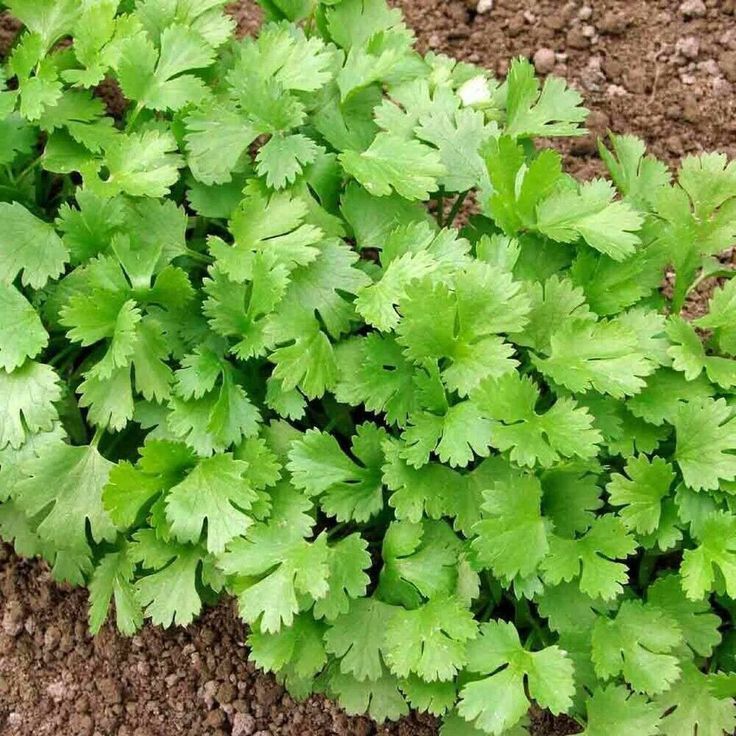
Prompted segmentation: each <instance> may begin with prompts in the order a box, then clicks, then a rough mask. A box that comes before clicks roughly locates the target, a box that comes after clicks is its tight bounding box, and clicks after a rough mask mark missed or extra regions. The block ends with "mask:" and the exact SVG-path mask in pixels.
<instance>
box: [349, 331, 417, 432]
mask: <svg viewBox="0 0 736 736" xmlns="http://www.w3.org/2000/svg"><path fill="white" fill-rule="evenodd" d="M335 359H336V361H337V371H338V374H337V385H336V387H335V397H336V398H337V400H338V401H340V402H342V403H346V404H350V405H351V406H358V405H360V404H364V405H365V408H366V409H367V410H368V411H372V412H381V413H384V414H385V418H386V421H387V422H389V423H390V424H398V425H399V426H403V425H405V423H406V419H407V417H408V415H409V414H410V413H412V412H413V411H414V410H415V409H416V408H417V406H416V397H415V393H414V373H415V369H414V367H413V366H412V365H411V364H410V363H409V362H408V361H407V360H406V358H405V357H404V355H403V353H402V350H401V347H400V346H399V344H398V343H397V342H396V341H395V340H394V338H393V337H388V336H383V335H379V334H378V333H375V332H374V333H371V334H369V335H366V336H365V337H361V338H353V339H349V340H346V341H343V342H342V343H340V345H339V346H338V347H337V349H336V351H335Z"/></svg>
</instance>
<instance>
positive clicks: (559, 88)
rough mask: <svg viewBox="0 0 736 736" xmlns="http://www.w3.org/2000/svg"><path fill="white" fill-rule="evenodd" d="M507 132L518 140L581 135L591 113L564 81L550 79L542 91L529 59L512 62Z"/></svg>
mask: <svg viewBox="0 0 736 736" xmlns="http://www.w3.org/2000/svg"><path fill="white" fill-rule="evenodd" d="M505 88H506V117H507V120H506V128H505V132H506V133H507V134H508V135H510V136H513V137H514V138H517V137H532V136H565V135H580V134H582V133H583V132H584V129H583V128H581V127H580V124H581V123H583V122H584V121H585V118H586V117H587V115H588V111H587V110H586V109H585V108H584V107H582V106H581V103H582V97H581V96H580V94H579V93H578V92H577V91H575V90H574V89H570V88H569V87H567V85H566V84H565V82H564V80H562V79H559V78H558V77H547V79H546V80H545V83H544V86H543V87H542V89H541V91H540V89H539V81H538V80H537V79H536V78H535V76H534V67H533V66H532V65H531V64H530V63H529V60H528V59H524V58H521V57H520V58H518V59H514V60H513V61H512V62H511V68H510V69H509V74H508V77H507V80H506V84H505Z"/></svg>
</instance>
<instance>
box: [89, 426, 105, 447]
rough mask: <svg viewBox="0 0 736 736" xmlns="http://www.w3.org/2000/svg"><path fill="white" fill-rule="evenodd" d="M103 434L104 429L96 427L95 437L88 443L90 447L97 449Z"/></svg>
mask: <svg viewBox="0 0 736 736" xmlns="http://www.w3.org/2000/svg"><path fill="white" fill-rule="evenodd" d="M104 434H105V427H97V429H96V430H95V436H94V437H93V438H92V440H91V441H90V443H89V445H90V447H94V448H97V447H98V446H99V444H100V440H101V439H102V436H103V435H104Z"/></svg>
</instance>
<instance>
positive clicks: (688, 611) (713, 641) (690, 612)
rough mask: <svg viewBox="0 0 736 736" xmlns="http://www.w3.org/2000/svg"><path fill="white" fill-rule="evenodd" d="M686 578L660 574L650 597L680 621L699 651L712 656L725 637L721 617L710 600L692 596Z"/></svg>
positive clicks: (687, 641) (690, 643)
mask: <svg viewBox="0 0 736 736" xmlns="http://www.w3.org/2000/svg"><path fill="white" fill-rule="evenodd" d="M682 582H683V581H682V580H681V579H680V578H679V577H678V576H677V575H666V576H664V577H661V578H659V580H657V581H656V582H655V583H654V584H653V585H652V586H651V587H650V588H649V590H648V591H647V601H648V602H649V603H650V604H651V605H653V606H656V607H657V608H659V609H661V610H662V611H664V612H665V613H666V614H667V615H668V616H670V617H671V618H673V619H674V620H675V621H677V624H678V625H679V627H680V629H681V631H682V635H683V638H684V640H685V644H687V646H688V647H690V649H692V651H693V652H695V654H697V655H699V656H701V657H710V656H711V654H712V653H713V648H714V647H716V646H717V645H718V644H719V643H720V641H721V634H720V632H719V631H718V627H719V626H720V625H721V619H720V617H719V616H717V615H716V614H715V613H713V611H712V609H711V607H710V604H709V603H708V602H707V601H702V602H701V601H692V600H688V598H686V597H685V593H684V592H683V586H682Z"/></svg>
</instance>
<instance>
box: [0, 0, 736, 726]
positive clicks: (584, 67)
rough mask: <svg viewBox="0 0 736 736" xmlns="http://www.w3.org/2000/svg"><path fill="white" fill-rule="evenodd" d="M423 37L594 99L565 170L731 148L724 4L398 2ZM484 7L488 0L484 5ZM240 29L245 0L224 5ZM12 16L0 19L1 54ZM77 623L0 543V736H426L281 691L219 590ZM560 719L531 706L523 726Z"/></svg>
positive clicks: (730, 3)
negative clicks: (609, 147)
mask: <svg viewBox="0 0 736 736" xmlns="http://www.w3.org/2000/svg"><path fill="white" fill-rule="evenodd" d="M394 4H396V5H398V6H401V7H402V8H403V9H404V11H405V13H406V15H407V20H408V22H409V24H410V25H411V26H412V27H413V28H414V29H415V30H416V32H417V35H418V38H419V44H420V46H421V47H422V48H423V49H428V48H432V49H434V50H437V51H443V52H447V53H449V54H452V55H454V56H457V57H459V58H462V59H466V60H469V61H473V62H475V63H479V64H483V65H485V66H487V67H488V68H490V69H492V70H494V71H495V72H496V73H497V74H499V75H503V74H504V73H505V71H506V68H507V65H508V60H509V59H511V58H512V57H513V56H516V55H519V54H521V55H524V56H528V57H529V58H532V59H533V60H534V62H535V65H536V66H537V68H538V70H539V71H540V73H547V72H554V73H555V74H558V75H561V76H563V77H565V78H567V79H568V80H569V81H570V83H571V84H573V85H575V86H576V87H577V88H578V89H579V90H580V91H581V92H582V93H583V95H584V97H585V99H586V101H587V104H588V106H589V107H590V109H591V110H592V111H593V113H592V115H591V119H590V125H591V129H592V134H591V135H590V136H587V137H585V138H582V139H579V140H577V141H575V142H573V143H572V144H568V145H567V146H566V148H565V152H566V154H567V158H568V165H570V167H571V169H573V170H574V171H576V172H577V173H578V174H580V175H583V176H593V175H595V174H596V173H599V172H600V161H599V160H598V158H597V155H596V149H595V136H597V135H601V134H604V133H605V131H606V130H607V129H611V130H613V131H616V132H630V133H635V134H637V135H640V136H642V137H643V138H644V139H645V140H646V141H647V142H648V143H649V144H650V146H651V148H652V150H653V152H654V153H656V154H657V155H659V156H661V157H663V158H665V159H666V160H668V161H669V162H670V163H676V162H677V160H678V159H679V158H680V157H681V156H682V155H684V154H687V153H691V152H698V151H702V150H714V149H715V150H721V151H723V152H726V153H728V154H729V155H731V156H733V157H736V114H735V113H736V16H735V15H734V13H735V12H736V0H705V2H704V1H703V0H684V2H679V1H671V0H647V1H645V0H588V2H567V3H564V2H559V1H557V0H542V1H541V2H537V1H534V0H495V2H489V1H488V0H480V3H479V2H478V0H403V1H401V2H398V1H395V2H394ZM489 6H490V7H489ZM231 11H232V13H233V15H234V16H235V17H236V18H237V20H238V23H239V30H240V31H241V32H242V33H246V32H250V31H252V30H254V29H255V28H257V26H258V23H259V19H260V11H259V10H258V8H257V7H256V6H255V4H254V2H252V0H245V1H244V2H240V3H234V4H233V5H232V6H231ZM14 32H15V26H14V25H13V24H12V23H11V22H10V21H9V20H8V19H7V17H0V53H1V52H2V50H3V47H7V44H8V43H9V42H10V39H12V36H13V33H14ZM86 632H87V622H86V594H85V593H84V592H83V591H79V590H70V589H67V588H64V587H59V586H56V585H54V584H53V582H52V581H51V579H50V576H49V573H48V571H47V569H46V568H45V566H44V565H42V564H40V563H38V562H29V561H21V560H18V559H17V558H16V557H15V556H14V555H13V554H12V553H10V552H9V551H8V550H7V548H3V547H1V546H0V736H31V735H33V736H45V735H46V734H54V735H63V736H77V735H79V736H222V735H223V734H229V735H230V736H279V735H282V734H283V735H284V736H291V735H292V734H293V735H294V736H296V735H297V734H299V735H300V736H301V735H303V736H328V735H329V734H340V735H341V736H342V735H346V734H349V735H353V734H354V735H355V736H368V735H369V734H397V735H399V736H425V735H426V736H430V734H435V733H436V725H435V724H434V722H433V720H432V719H431V718H426V717H419V716H413V717H411V718H408V719H406V720H404V721H402V722H401V723H399V724H392V725H390V726H387V727H376V726H375V725H374V724H372V723H371V722H370V721H368V720H367V719H364V718H349V717H347V716H345V715H344V714H343V713H342V712H341V711H340V710H339V708H337V707H336V706H335V705H333V704H331V703H329V702H326V701H324V700H323V699H321V698H317V697H314V698H311V699H309V700H308V701H306V702H304V703H295V702H294V701H293V700H292V699H291V698H290V697H289V696H288V695H287V694H286V693H285V692H284V691H283V689H282V688H281V687H280V686H279V685H278V684H276V683H275V682H274V680H273V679H272V678H270V677H268V676H265V675H262V674H258V673H257V672H256V671H255V669H254V668H253V666H252V665H251V664H249V663H248V661H247V650H246V649H245V647H244V645H243V641H244V637H245V632H244V629H243V626H242V624H241V623H240V622H239V620H238V619H237V616H236V615H235V611H234V609H233V606H232V604H231V603H230V602H224V603H222V604H221V605H219V606H218V607H217V608H215V609H213V610H210V611H208V612H207V613H206V614H205V615H204V616H203V617H202V619H201V620H200V621H199V622H198V623H197V624H196V625H194V626H192V627H190V628H188V629H186V630H181V629H179V630H174V631H168V632H165V631H161V630H159V629H155V628H152V627H147V628H146V629H144V630H143V631H142V632H141V633H140V634H139V635H138V636H136V637H133V638H132V639H125V638H121V637H120V636H118V635H117V634H116V633H115V632H114V631H113V630H112V629H110V628H106V629H104V630H103V632H102V633H101V634H100V635H99V636H98V637H96V638H95V639H92V638H91V637H89V635H88V634H87V633H86ZM574 731H575V726H574V724H572V723H571V722H569V721H567V720H565V719H552V718H550V717H549V716H547V715H545V714H538V715H536V716H535V722H534V728H533V732H534V734H535V736H562V735H563V734H569V733H573V732H574Z"/></svg>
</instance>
